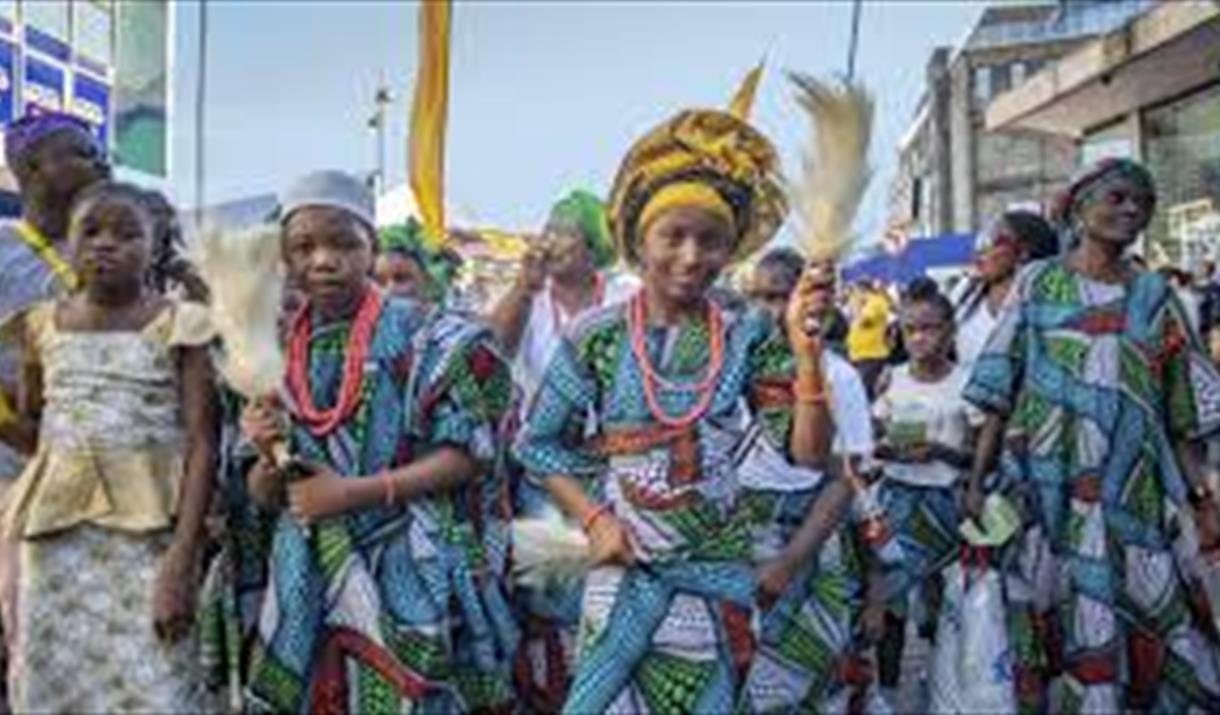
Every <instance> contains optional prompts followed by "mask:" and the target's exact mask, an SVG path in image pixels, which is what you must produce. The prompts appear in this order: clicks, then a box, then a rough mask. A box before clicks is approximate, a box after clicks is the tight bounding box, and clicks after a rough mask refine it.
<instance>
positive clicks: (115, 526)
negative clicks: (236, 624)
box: [4, 182, 215, 712]
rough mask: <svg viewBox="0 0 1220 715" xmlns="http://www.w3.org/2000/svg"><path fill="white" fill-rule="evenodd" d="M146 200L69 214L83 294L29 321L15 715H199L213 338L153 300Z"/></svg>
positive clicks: (201, 325)
mask: <svg viewBox="0 0 1220 715" xmlns="http://www.w3.org/2000/svg"><path fill="white" fill-rule="evenodd" d="M153 232H154V219H153V216H152V214H151V213H150V211H149V207H148V203H147V196H146V194H145V192H144V191H143V190H142V189H139V188H137V187H135V186H131V185H129V184H122V183H111V182H104V183H101V184H98V185H96V186H94V187H91V188H90V189H88V190H86V191H85V192H84V193H83V194H82V195H81V196H80V197H79V198H78V199H77V200H76V202H75V205H74V208H73V210H72V213H71V222H70V228H69V242H70V245H71V247H72V250H73V269H74V271H75V272H76V273H77V275H79V276H80V277H81V286H82V287H81V289H80V290H79V291H77V292H75V293H73V294H71V295H70V296H68V297H64V298H60V299H58V300H54V301H47V302H43V303H39V304H36V305H34V306H33V307H31V308H30V309H28V310H26V311H24V312H22V313H20V314H18V315H17V316H16V318H15V319H14V320H13V321H12V322H11V323H10V324H8V325H7V326H6V332H7V333H10V334H14V335H16V336H18V337H19V338H20V341H21V344H22V346H23V351H24V355H25V358H24V364H23V370H22V375H23V380H22V385H21V389H20V397H19V409H20V412H21V417H20V419H21V420H22V421H23V422H24V423H25V424H27V425H34V426H35V427H36V433H37V435H38V438H37V449H36V451H35V452H34V455H33V457H32V458H31V460H30V462H29V464H28V466H27V468H26V470H25V471H24V472H23V474H22V476H21V477H20V479H19V480H18V481H17V483H16V484H15V485H14V487H13V489H12V492H11V494H10V499H9V500H8V503H7V505H6V508H5V511H4V527H5V530H6V532H7V533H9V534H10V535H11V536H12V537H14V538H18V539H20V547H19V548H20V559H19V562H20V570H21V573H22V575H23V578H22V581H21V584H20V586H19V594H18V613H17V623H18V627H17V636H16V639H15V645H14V649H13V662H12V665H11V670H10V683H11V686H12V705H13V708H14V710H15V711H18V712H30V711H40V712H41V711H54V712H114V711H136V710H139V711H151V712H199V711H201V710H203V709H205V702H204V694H203V689H202V680H201V679H200V678H199V677H197V665H196V659H195V650H194V648H193V646H192V642H193V641H192V639H191V638H190V637H189V636H190V634H191V631H192V624H193V620H194V599H195V586H196V582H197V578H198V571H199V563H200V559H201V549H202V546H203V526H204V515H205V513H206V510H207V506H208V501H209V498H210V492H211V485H212V473H213V468H214V455H215V404H214V395H213V377H212V372H211V365H210V361H209V358H208V353H207V345H208V344H209V343H210V342H211V340H212V337H213V331H212V329H211V327H210V325H209V322H208V320H207V316H206V313H205V311H204V310H203V308H202V307H201V306H199V305H196V304H191V303H186V302H179V301H175V300H170V299H168V298H166V297H164V296H163V295H161V294H159V293H158V292H157V291H155V290H154V289H153V288H152V287H151V286H152V285H154V284H155V282H156V281H155V280H153V279H154V278H157V276H154V275H152V273H153V272H152V267H153V266H154V265H156V264H157V255H156V251H155V242H154V239H153Z"/></svg>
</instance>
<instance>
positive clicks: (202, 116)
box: [195, 0, 208, 232]
mask: <svg viewBox="0 0 1220 715" xmlns="http://www.w3.org/2000/svg"><path fill="white" fill-rule="evenodd" d="M207 88H208V0H199V73H198V75H197V76H196V78H195V229H196V231H199V232H201V231H202V230H203V208H204V204H203V202H204V198H205V196H206V193H205V191H204V188H205V187H204V180H205V178H206V176H207V164H206V152H205V146H206V143H205V136H204V135H205V134H206V131H205V129H206V126H207V113H206V111H205V108H206V106H207V96H208V95H207Z"/></svg>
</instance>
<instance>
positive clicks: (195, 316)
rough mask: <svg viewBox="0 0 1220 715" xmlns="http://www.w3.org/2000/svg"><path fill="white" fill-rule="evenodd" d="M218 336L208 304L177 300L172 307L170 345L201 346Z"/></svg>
mask: <svg viewBox="0 0 1220 715" xmlns="http://www.w3.org/2000/svg"><path fill="white" fill-rule="evenodd" d="M216 338H217V333H216V326H215V325H213V324H212V318H211V315H210V314H209V313H208V309H207V306H204V305H201V304H199V303H193V302H190V301H176V302H175V303H174V306H173V308H172V315H171V321H170V327H169V334H168V336H167V338H166V344H167V345H169V346H170V347H200V346H204V345H208V344H209V343H211V342H212V341H213V340H215V339H216Z"/></svg>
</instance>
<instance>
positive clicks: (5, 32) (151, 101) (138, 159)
mask: <svg viewBox="0 0 1220 715" xmlns="http://www.w3.org/2000/svg"><path fill="white" fill-rule="evenodd" d="M173 18H174V7H173V3H171V2H170V1H169V0H0V132H2V128H3V127H5V126H7V125H8V123H9V122H11V121H13V120H14V119H15V118H17V117H20V116H23V115H24V114H26V113H28V112H30V111H37V110H38V109H49V110H57V111H70V112H73V113H75V114H77V115H79V116H80V117H82V118H84V119H86V120H87V121H89V123H90V124H91V125H92V126H93V127H94V130H95V131H96V132H97V136H98V138H99V139H100V140H101V141H102V142H103V143H104V144H105V145H106V147H107V148H108V149H109V151H110V154H111V156H112V158H113V159H114V162H115V166H116V168H117V170H118V173H119V175H120V176H123V177H124V178H129V179H132V180H135V181H139V182H141V183H144V184H146V185H153V186H161V187H163V186H165V185H166V184H167V182H168V177H169V176H170V145H171V141H170V126H171V122H170V106H171V95H170V93H171V91H172V86H171V85H172V80H171V77H172V73H171V67H172V61H173V40H172V38H173ZM0 156H2V153H0ZM0 188H3V189H5V190H8V191H12V190H13V189H15V184H14V182H13V177H12V174H11V172H9V171H8V169H7V167H4V168H2V169H0Z"/></svg>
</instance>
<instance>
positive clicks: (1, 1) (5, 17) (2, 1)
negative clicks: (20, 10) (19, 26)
mask: <svg viewBox="0 0 1220 715" xmlns="http://www.w3.org/2000/svg"><path fill="white" fill-rule="evenodd" d="M0 21H4V22H7V23H9V27H10V28H11V27H12V25H13V23H15V22H17V0H0Z"/></svg>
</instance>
